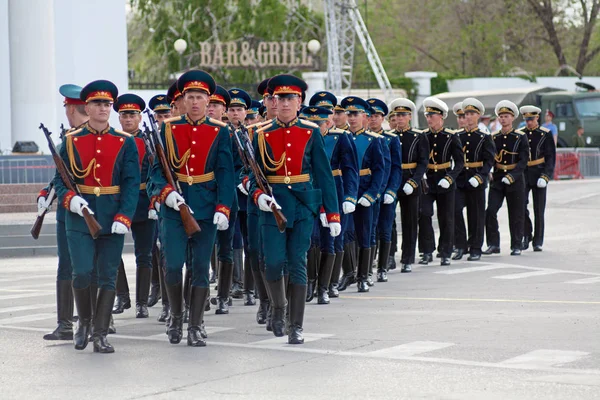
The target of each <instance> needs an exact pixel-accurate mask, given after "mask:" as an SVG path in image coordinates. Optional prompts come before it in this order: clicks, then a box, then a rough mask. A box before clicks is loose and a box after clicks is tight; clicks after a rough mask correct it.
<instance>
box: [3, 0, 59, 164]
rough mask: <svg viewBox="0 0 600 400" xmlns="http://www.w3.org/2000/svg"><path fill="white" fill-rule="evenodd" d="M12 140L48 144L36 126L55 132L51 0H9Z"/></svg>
mask: <svg viewBox="0 0 600 400" xmlns="http://www.w3.org/2000/svg"><path fill="white" fill-rule="evenodd" d="M8 15H9V23H8V25H9V35H10V78H11V90H10V93H11V101H12V108H11V118H12V127H13V130H12V142H13V143H14V142H15V141H18V140H23V141H34V142H36V143H37V144H38V146H39V147H40V150H41V151H43V152H44V153H48V146H47V145H46V141H45V139H44V136H43V134H42V132H41V131H40V130H39V129H38V126H39V125H40V122H43V123H44V124H45V125H46V126H47V127H48V129H50V130H52V131H54V132H56V133H57V135H56V136H58V126H57V124H56V111H55V106H56V104H55V99H56V94H55V93H56V82H55V73H56V72H55V71H56V69H55V63H54V4H53V0H28V1H23V0H9V2H8Z"/></svg>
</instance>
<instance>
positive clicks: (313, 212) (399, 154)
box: [38, 70, 556, 353]
mask: <svg viewBox="0 0 600 400" xmlns="http://www.w3.org/2000/svg"><path fill="white" fill-rule="evenodd" d="M307 89H308V87H307V85H306V83H305V82H304V81H302V80H301V79H299V78H297V77H295V76H292V75H277V76H274V77H272V78H270V79H266V80H264V81H263V82H261V83H260V84H259V85H258V88H257V94H258V97H260V98H261V100H260V101H257V100H253V99H252V97H251V95H250V94H249V93H247V92H245V91H244V90H242V89H238V88H231V89H229V90H227V89H225V88H224V87H221V86H218V85H217V84H216V83H215V81H214V79H213V78H212V77H211V76H210V75H209V74H208V73H206V72H204V71H200V70H191V71H188V72H186V73H184V74H183V75H182V76H181V77H180V78H179V79H178V80H177V82H176V83H174V84H173V85H172V86H171V87H170V88H169V90H168V92H167V93H166V94H161V95H157V96H154V97H153V98H152V99H151V100H150V101H149V103H148V108H147V107H146V103H145V101H144V100H143V99H142V98H140V97H139V96H137V95H135V94H131V93H126V94H121V95H119V93H118V90H117V87H116V86H115V85H114V84H113V83H111V82H109V81H106V80H98V81H94V82H91V83H89V84H87V85H86V86H84V87H83V88H81V87H79V86H76V85H70V84H69V85H63V86H61V87H60V89H59V91H60V94H61V95H62V96H64V99H65V100H64V105H65V112H66V116H67V119H68V121H69V124H70V126H71V129H70V130H68V131H67V132H66V134H65V135H64V136H63V137H62V143H60V145H59V146H58V148H55V147H54V144H53V143H52V140H51V139H50V136H49V135H50V132H48V130H47V129H46V128H45V127H44V126H43V125H42V126H41V128H42V129H43V130H44V132H45V134H46V136H47V138H48V141H49V143H50V146H51V151H52V153H53V157H54V160H55V163H56V167H57V172H56V176H55V177H54V179H53V180H52V182H50V183H49V185H48V187H46V188H45V189H43V190H42V191H41V192H40V194H39V197H38V208H39V210H40V212H41V213H45V212H46V211H47V210H48V205H49V204H50V203H51V201H52V198H53V197H54V196H57V197H58V207H57V213H56V219H57V224H56V230H57V238H58V270H57V279H56V299H57V301H56V307H57V315H58V321H57V322H58V326H57V327H56V329H55V330H54V331H53V332H52V333H49V334H46V335H45V336H44V339H46V340H72V341H73V343H74V346H75V349H77V350H83V349H85V348H86V346H87V345H88V343H89V342H90V341H92V342H93V350H94V352H99V353H112V352H114V348H113V346H112V345H111V344H110V343H109V342H108V340H107V337H108V336H107V335H108V334H110V333H115V332H116V328H118V326H117V327H115V325H114V322H113V318H112V314H119V313H123V312H125V311H126V310H128V309H130V308H131V307H132V300H131V295H130V293H129V285H128V280H127V276H126V273H125V268H124V264H123V261H122V259H121V256H122V252H123V245H124V235H125V234H126V233H127V232H131V233H132V236H133V241H134V251H135V260H136V276H135V281H136V285H135V287H136V293H135V315H136V317H137V318H148V307H153V306H154V305H156V304H158V303H159V302H160V303H161V307H162V310H161V312H160V314H159V316H158V321H160V322H164V323H165V324H166V328H165V331H166V336H167V338H168V340H169V342H170V343H172V344H178V343H180V342H181V340H182V339H183V337H184V327H187V335H186V340H187V344H188V346H194V347H198V346H206V339H207V333H206V329H205V323H204V314H205V312H208V311H210V310H211V305H212V306H214V307H215V311H214V312H215V314H217V315H223V316H225V315H228V314H230V306H231V305H232V304H233V301H232V299H243V304H244V305H245V306H253V307H257V312H256V323H258V324H260V325H264V326H265V327H266V329H267V331H271V332H273V334H274V335H275V336H284V335H287V340H288V343H290V344H302V343H303V342H304V338H303V329H304V311H305V304H306V303H307V302H311V301H313V300H314V298H315V297H316V302H317V303H318V304H323V305H326V304H330V302H331V301H337V300H332V299H337V298H338V297H339V296H340V292H342V291H345V290H349V288H351V287H352V285H354V284H356V288H357V291H358V292H361V293H364V292H369V290H371V288H373V286H374V285H376V284H379V283H384V282H387V281H388V279H389V277H388V272H389V271H390V270H394V269H396V262H395V260H396V253H397V252H398V251H399V252H400V256H399V260H400V263H401V269H400V272H402V273H410V272H411V271H412V268H413V264H414V263H415V259H416V255H417V243H418V246H419V253H420V256H419V258H420V259H419V261H418V263H419V264H421V265H428V264H430V263H433V262H434V253H437V257H438V258H439V259H440V260H439V262H440V265H441V266H448V265H450V264H451V260H461V259H462V258H463V257H464V256H467V255H468V257H467V260H468V261H476V260H480V258H481V257H482V255H487V254H497V253H500V234H499V227H498V217H497V215H498V211H499V209H500V208H501V206H502V204H503V202H504V199H505V198H506V202H507V207H508V215H509V226H510V238H511V239H510V249H511V253H510V254H511V255H514V256H517V255H520V254H521V252H522V251H523V250H526V249H528V248H529V246H530V244H532V246H533V250H534V251H542V246H543V242H544V209H545V204H546V190H547V185H548V182H549V181H550V179H551V177H552V176H553V170H554V160H555V152H556V149H555V144H554V141H553V139H552V135H551V133H550V132H549V130H548V129H546V128H544V127H541V126H540V125H539V118H540V113H541V110H540V109H539V108H537V107H534V106H523V107H521V108H520V109H518V108H517V106H516V105H515V104H514V103H512V102H510V101H506V100H503V101H500V102H499V103H498V104H497V105H496V107H495V113H496V115H497V116H498V120H499V122H500V125H501V130H500V131H498V132H493V133H491V134H490V133H487V132H485V131H482V130H481V129H480V123H479V119H480V117H481V116H482V115H483V114H484V113H485V107H484V106H483V104H482V103H481V102H480V101H479V100H477V99H475V98H467V99H464V100H463V101H462V102H460V103H457V104H455V105H454V106H453V107H452V112H453V113H454V114H455V115H456V116H457V120H458V125H459V126H458V129H457V130H454V129H450V128H448V127H446V126H444V122H445V119H446V117H447V115H448V112H449V107H448V105H447V104H445V103H444V102H443V101H441V100H439V99H437V98H434V97H429V98H427V99H425V100H424V102H423V112H424V113H425V117H426V120H427V125H428V127H427V129H425V130H419V129H415V128H413V127H412V123H411V122H412V121H413V120H416V118H417V115H416V113H417V109H416V106H415V104H414V103H413V102H412V101H411V100H409V99H406V98H399V99H396V100H394V101H392V102H391V103H390V104H386V103H385V102H383V101H381V100H379V99H376V98H371V99H362V98H360V97H356V96H348V97H345V98H343V99H341V101H338V98H336V96H334V95H333V94H332V93H329V92H324V91H321V92H317V93H316V94H314V95H313V96H312V97H311V98H310V99H309V101H308V105H306V106H305V105H304V104H303V102H304V99H305V95H306V91H307ZM111 110H114V111H115V112H117V113H118V115H119V123H120V125H121V127H120V129H115V128H113V127H111V126H110V125H109V117H110V113H111ZM144 114H146V116H147V122H146V121H143V116H144ZM519 114H522V115H523V117H524V119H525V123H526V125H525V127H524V128H522V129H514V128H513V124H514V120H515V119H516V118H517V117H518V116H519ZM386 120H387V122H388V123H389V126H390V129H389V130H385V129H384V128H383V124H384V122H385V121H386ZM486 189H487V208H486ZM529 192H532V199H533V220H534V221H533V222H532V220H531V217H530V214H529V211H528V208H527V205H528V202H529ZM434 204H435V207H434ZM465 208H466V223H465V220H464V217H463V215H464V214H463V210H464V209H465ZM434 209H435V210H436V212H437V221H438V224H439V237H438V238H437V240H436V237H435V234H434V227H433V215H434ZM397 213H399V217H398V218H397ZM42 217H43V216H42ZM398 233H400V235H398ZM484 236H485V239H486V241H487V248H486V249H485V250H483V251H482V248H483V242H484ZM399 242H400V243H399ZM436 250H437V252H436ZM184 265H185V273H183V268H184ZM211 284H216V286H217V288H216V293H215V294H216V295H215V296H214V297H213V298H211V296H210V285H211ZM73 304H75V309H76V315H77V317H74V314H75V313H74V308H73ZM223 318H226V317H223ZM73 321H76V322H77V324H76V327H74V325H73Z"/></svg>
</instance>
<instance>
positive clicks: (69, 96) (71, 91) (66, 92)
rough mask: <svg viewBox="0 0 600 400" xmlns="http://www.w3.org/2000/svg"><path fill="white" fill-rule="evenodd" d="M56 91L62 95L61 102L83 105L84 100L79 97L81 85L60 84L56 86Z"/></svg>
mask: <svg viewBox="0 0 600 400" xmlns="http://www.w3.org/2000/svg"><path fill="white" fill-rule="evenodd" d="M58 92H59V93H60V94H61V95H62V96H64V98H65V99H64V101H63V104H64V105H67V104H75V105H84V104H85V101H83V100H81V99H80V96H81V86H77V85H73V84H70V83H68V84H66V85H62V86H61V87H60V88H58Z"/></svg>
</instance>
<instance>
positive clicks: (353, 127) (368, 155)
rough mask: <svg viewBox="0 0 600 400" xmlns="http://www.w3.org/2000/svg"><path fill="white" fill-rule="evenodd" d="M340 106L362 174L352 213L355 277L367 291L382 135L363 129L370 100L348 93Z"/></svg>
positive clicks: (380, 178) (381, 175)
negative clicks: (380, 136)
mask: <svg viewBox="0 0 600 400" xmlns="http://www.w3.org/2000/svg"><path fill="white" fill-rule="evenodd" d="M341 106H342V107H344V109H345V110H346V112H347V113H348V123H349V132H351V133H352V140H353V142H354V147H355V149H356V155H357V165H358V167H359V176H360V179H359V186H358V194H357V197H358V202H357V203H358V206H357V208H356V211H355V212H354V214H353V216H354V230H355V232H356V240H357V241H358V252H359V254H358V267H357V274H356V280H357V282H358V291H359V292H368V291H369V285H368V284H367V280H368V278H369V266H370V265H371V232H372V229H373V207H372V205H373V204H374V203H375V202H376V201H377V195H378V194H379V192H380V191H381V187H382V182H383V180H384V177H385V163H384V160H383V153H382V146H381V140H380V138H379V136H377V135H376V134H374V133H371V132H369V131H367V130H365V129H364V124H365V123H366V112H367V110H368V109H369V104H368V103H367V102H366V101H365V100H363V99H361V98H359V97H355V96H348V97H346V98H344V99H343V100H342V103H341ZM340 286H341V285H340Z"/></svg>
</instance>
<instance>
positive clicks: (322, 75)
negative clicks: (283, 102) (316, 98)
mask: <svg viewBox="0 0 600 400" xmlns="http://www.w3.org/2000/svg"><path fill="white" fill-rule="evenodd" d="M302 79H304V82H306V84H307V85H308V90H307V91H306V101H305V102H304V103H305V104H306V105H308V101H309V100H310V98H311V97H312V96H313V94H315V93H317V92H320V91H322V90H325V85H326V82H327V72H304V73H302Z"/></svg>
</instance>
